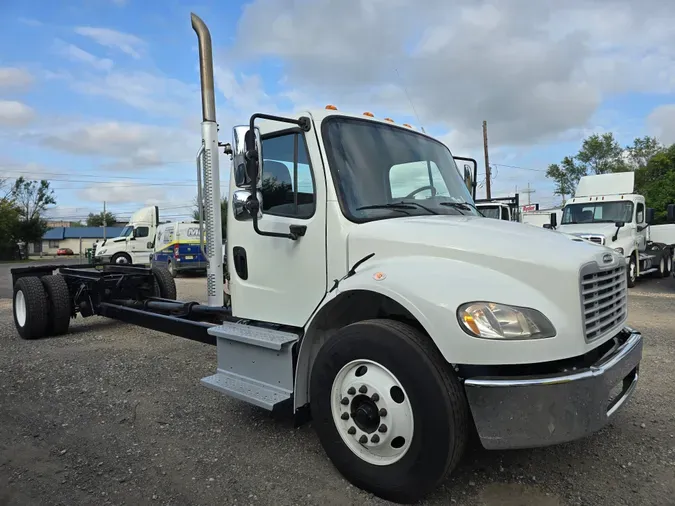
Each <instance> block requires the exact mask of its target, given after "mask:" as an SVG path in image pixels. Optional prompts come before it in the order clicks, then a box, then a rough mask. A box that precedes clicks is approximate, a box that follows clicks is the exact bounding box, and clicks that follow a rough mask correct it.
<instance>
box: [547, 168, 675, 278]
mask: <svg viewBox="0 0 675 506" xmlns="http://www.w3.org/2000/svg"><path fill="white" fill-rule="evenodd" d="M669 214H670V215H672V206H669ZM671 219H672V216H671ZM653 221H654V210H653V209H650V208H648V207H646V204H645V198H644V196H642V195H639V194H637V193H635V173H634V172H620V173H616V174H600V175H593V176H584V177H582V178H581V179H580V181H579V184H578V185H577V189H576V193H575V196H574V198H572V199H570V200H568V201H567V203H566V204H565V206H564V208H563V213H562V219H561V220H560V221H559V226H558V227H557V230H558V231H560V232H564V233H567V234H573V235H577V236H579V237H582V238H584V239H587V240H589V241H592V242H595V243H597V244H602V245H604V246H608V247H610V248H612V249H614V250H615V251H617V252H618V253H620V254H621V255H623V256H624V257H625V259H626V264H627V269H628V286H629V287H632V286H634V285H635V282H636V280H637V278H638V277H639V276H644V275H647V274H652V273H654V274H657V275H659V276H661V277H666V276H668V275H670V273H671V272H672V270H673V248H674V247H675V226H673V225H668V224H664V225H654V224H653Z"/></svg>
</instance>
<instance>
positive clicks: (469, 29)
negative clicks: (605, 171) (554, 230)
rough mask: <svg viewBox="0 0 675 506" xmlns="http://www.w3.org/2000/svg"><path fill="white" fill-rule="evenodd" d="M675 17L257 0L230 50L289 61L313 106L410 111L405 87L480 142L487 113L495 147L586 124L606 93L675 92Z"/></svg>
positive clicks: (611, 5) (553, 7) (657, 10)
mask: <svg viewBox="0 0 675 506" xmlns="http://www.w3.org/2000/svg"><path fill="white" fill-rule="evenodd" d="M673 22H675V4H672V3H669V2H657V1H656V0H646V1H643V2H641V3H638V2H632V3H627V2H625V1H623V0H603V1H599V0H590V1H588V0H583V1H582V0H570V1H568V2H564V3H560V2H553V1H552V0H540V1H538V2H531V1H525V0H519V1H513V2H497V1H496V0H482V1H475V0H457V1H455V2H444V1H443V2H442V1H440V0H428V1H427V2H423V3H417V4H413V3H410V2H404V1H402V0H396V1H387V2H385V1H383V0H377V1H368V2H367V1H345V0H316V1H314V2H310V3H307V2H290V1H286V2H280V1H277V0H256V1H254V2H253V3H251V4H248V5H247V6H246V7H245V8H244V11H243V14H242V17H241V18H240V20H239V23H238V26H237V39H236V44H235V46H234V48H233V49H232V52H231V54H230V55H229V58H230V61H232V59H233V58H250V57H251V56H258V57H261V58H262V57H276V58H279V59H281V61H282V63H283V70H284V72H285V77H284V79H283V80H282V82H283V83H284V84H283V86H284V87H286V88H287V90H291V91H290V93H292V94H293V95H294V96H296V97H299V98H300V99H301V100H302V97H305V100H302V101H303V102H311V103H312V105H315V106H316V105H318V106H323V105H324V104H325V103H333V104H335V105H337V106H338V107H339V108H340V109H349V110H352V109H353V110H357V111H358V110H360V109H362V108H363V107H367V109H363V110H371V111H373V112H374V113H376V115H378V116H380V115H381V116H392V115H395V114H405V115H410V116H412V115H413V114H412V106H411V104H410V103H409V101H408V99H407V96H406V93H405V91H406V90H407V92H408V93H407V94H408V95H409V96H410V97H411V98H412V103H413V104H414V107H415V109H416V110H417V112H418V114H419V117H420V122H421V123H422V124H423V125H425V126H426V127H427V129H429V128H430V127H431V126H432V125H433V126H436V127H437V128H440V129H444V130H447V131H452V130H455V131H456V132H458V133H457V134H456V135H461V136H464V137H466V138H469V139H473V138H475V139H480V129H481V123H482V121H483V120H487V121H488V122H489V124H490V131H491V145H493V146H497V145H518V144H522V145H531V144H535V143H537V142H541V141H551V140H555V139H557V138H558V136H559V135H560V134H562V133H565V132H567V131H569V130H570V129H581V128H584V127H586V126H588V125H589V123H590V122H591V121H592V119H593V117H594V114H595V112H596V111H597V109H598V107H599V106H600V104H601V103H602V101H603V99H604V98H605V97H606V96H608V95H609V94H612V93H618V92H630V91H637V92H675V34H674V32H673V31H672V30H670V29H669V28H668V27H669V26H672V24H673ZM299 34H301V36H299ZM307 41H311V42H310V43H308V42H307ZM397 71H398V75H397ZM399 75H400V78H399ZM404 87H405V89H404ZM373 109H374V110H373Z"/></svg>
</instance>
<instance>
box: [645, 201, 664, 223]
mask: <svg viewBox="0 0 675 506" xmlns="http://www.w3.org/2000/svg"><path fill="white" fill-rule="evenodd" d="M668 207H670V206H668ZM669 211H670V210H669ZM645 221H646V222H647V225H651V224H652V223H654V209H653V208H651V207H648V208H647V213H646V216H645Z"/></svg>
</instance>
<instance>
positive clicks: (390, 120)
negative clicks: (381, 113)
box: [384, 118, 394, 123]
mask: <svg viewBox="0 0 675 506" xmlns="http://www.w3.org/2000/svg"><path fill="white" fill-rule="evenodd" d="M384 121H388V122H389V123H394V120H393V119H391V118H384Z"/></svg>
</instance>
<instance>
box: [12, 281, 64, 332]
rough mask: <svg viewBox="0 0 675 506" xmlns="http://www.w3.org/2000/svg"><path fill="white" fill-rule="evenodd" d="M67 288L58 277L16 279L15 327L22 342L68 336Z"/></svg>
mask: <svg viewBox="0 0 675 506" xmlns="http://www.w3.org/2000/svg"><path fill="white" fill-rule="evenodd" d="M71 304H72V303H71V299H70V292H69V290H68V285H67V283H66V281H65V279H63V277H62V276H61V275H59V274H56V275H51V276H43V277H42V278H38V277H36V276H29V277H24V278H19V280H18V281H17V282H16V284H15V285H14V303H13V313H14V325H15V327H16V329H17V331H18V333H19V336H21V337H22V338H23V339H38V338H41V337H45V336H57V335H61V334H65V333H66V332H68V327H69V325H70V317H71V315H72V306H71Z"/></svg>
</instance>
